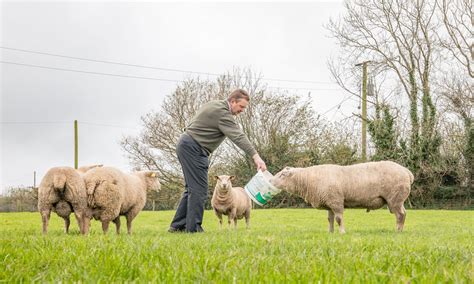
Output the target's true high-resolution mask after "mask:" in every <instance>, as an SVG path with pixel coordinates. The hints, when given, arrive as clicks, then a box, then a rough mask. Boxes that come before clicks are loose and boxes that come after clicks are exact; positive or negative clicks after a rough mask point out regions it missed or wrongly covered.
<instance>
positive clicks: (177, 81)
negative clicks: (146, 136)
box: [0, 61, 339, 91]
mask: <svg viewBox="0 0 474 284" xmlns="http://www.w3.org/2000/svg"><path fill="white" fill-rule="evenodd" d="M0 63H4V64H12V65H18V66H24V67H33V68H42V69H49V70H56V71H66V72H76V73H83V74H93V75H104V76H112V77H120V78H132V79H144V80H154V81H165V82H174V83H181V82H183V81H180V80H173V79H163V78H153V77H142V76H132V75H120V74H113V73H103V72H93V71H83V70H75V69H67V68H58V67H50V66H42V65H34V64H25V63H18V62H11V61H0ZM268 87H269V88H276V89H295V90H314V91H339V89H321V88H296V87H273V86H268Z"/></svg>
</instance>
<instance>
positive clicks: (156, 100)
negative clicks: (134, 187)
mask: <svg viewBox="0 0 474 284" xmlns="http://www.w3.org/2000/svg"><path fill="white" fill-rule="evenodd" d="M342 12H343V5H342V1H325V2H301V3H282V2H276V3H271V2H270V3H268V2H267V3H265V2H261V3H248V2H237V3H232V2H224V3H200V2H191V3H159V2H154V3H149V2H148V3H139V2H132V3H125V2H110V1H109V2H102V3H96V2H65V3H64V2H63V3H59V2H39V1H34V2H16V1H15V2H9V1H3V2H2V6H1V37H0V38H1V44H0V46H1V47H2V48H1V49H0V52H1V61H3V62H2V63H1V64H0V66H1V101H0V108H1V124H0V130H1V131H0V135H1V146H0V149H1V152H0V158H1V166H0V167H1V169H0V172H1V174H0V187H1V189H2V190H3V191H4V192H5V188H7V187H10V186H19V185H25V186H31V185H33V172H34V171H36V173H37V181H36V183H37V184H39V182H40V180H41V178H42V177H43V175H44V174H45V173H46V171H47V170H48V169H49V168H51V167H54V166H64V165H67V166H74V132H73V121H74V120H75V119H77V120H78V121H79V164H80V165H86V164H93V163H103V164H105V165H110V166H115V167H118V168H120V169H122V170H125V171H129V170H130V169H131V166H130V165H129V163H128V160H127V159H126V157H125V155H124V152H123V151H122V150H121V149H120V146H119V141H120V139H121V137H122V136H124V135H133V134H137V133H138V132H139V131H140V117H141V116H143V115H145V114H146V113H147V112H150V111H153V110H159V108H160V104H161V102H162V100H163V98H164V97H165V96H167V95H169V94H171V93H172V91H173V90H174V88H175V87H176V85H177V84H178V83H177V82H175V81H160V80H146V79H137V78H126V77H113V76H105V75H98V74H90V73H78V72H70V71H60V70H52V69H44V68H38V67H32V66H24V65H15V64H11V63H19V64H26V65H36V66H43V67H52V68H61V69H70V70H80V71H87V72H96V73H109V74H117V75H126V76H137V77H147V78H155V79H167V80H176V81H181V80H184V79H186V78H189V77H190V76H196V75H195V74H194V75H193V74H189V73H183V72H170V71H160V70H156V69H145V68H139V67H130V66H120V65H113V64H106V63H99V62H89V61H84V60H78V59H71V58H65V57H54V56H47V55H45V54H39V53H50V54H57V55H64V56H70V57H79V58H87V59H93V60H99V61H113V62H121V63H127V64H135V65H146V66H154V67H159V68H170V69H179V70H188V71H195V72H203V73H217V74H220V73H225V72H227V71H230V70H232V68H233V67H240V68H251V69H252V70H253V71H255V72H257V73H258V72H259V73H261V74H262V75H263V76H264V78H275V79H285V80H300V81H316V82H323V83H321V84H309V83H294V82H280V81H265V82H266V83H268V85H270V86H274V87H292V88H302V89H298V90H295V89H290V90H291V91H292V92H293V93H297V94H301V95H302V94H307V93H308V92H309V91H311V96H312V98H313V104H314V109H315V111H316V112H318V113H325V116H326V117H327V118H328V119H329V120H338V119H341V118H342V117H343V116H344V115H350V114H351V112H353V111H354V110H355V108H356V107H357V102H354V101H347V102H345V103H344V104H343V105H342V107H341V108H340V109H339V110H338V109H337V108H333V107H334V106H335V105H337V104H338V103H339V102H340V101H341V100H342V99H343V98H344V97H345V96H347V94H346V93H344V92H343V91H341V90H340V89H338V87H337V85H335V84H333V83H331V82H332V80H331V78H330V76H329V71H328V69H327V65H326V62H327V60H328V58H329V57H330V56H331V54H334V52H335V51H336V50H337V45H336V44H335V42H334V40H333V39H331V38H329V34H328V31H327V30H325V29H324V28H323V24H325V23H327V21H328V20H329V18H330V17H337V15H339V14H340V13H342ZM7 48H8V49H7ZM13 49H21V50H28V51H33V52H37V53H31V52H21V51H18V50H13ZM6 62H10V63H6ZM200 77H201V78H203V79H207V78H208V77H207V76H205V75H200ZM211 78H213V77H211ZM303 88H308V89H311V90H304V89H303ZM328 89H336V90H328ZM331 108H333V109H332V110H331ZM328 110H330V111H329V112H328Z"/></svg>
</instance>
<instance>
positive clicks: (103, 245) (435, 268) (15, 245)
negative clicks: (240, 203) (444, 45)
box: [0, 209, 474, 283]
mask: <svg viewBox="0 0 474 284" xmlns="http://www.w3.org/2000/svg"><path fill="white" fill-rule="evenodd" d="M173 214H174V212H173V211H161V212H142V213H140V214H139V215H138V217H137V218H136V220H135V221H134V224H133V226H134V227H133V229H134V232H133V234H132V235H131V236H128V235H126V234H122V235H119V236H117V235H116V234H115V233H114V226H112V227H111V230H110V231H109V234H108V235H105V236H104V235H103V234H102V231H101V226H100V223H99V222H97V221H93V222H92V229H91V233H90V235H89V236H86V237H84V236H81V235H79V233H78V229H77V225H76V222H75V221H72V224H71V228H72V232H71V233H70V234H69V235H65V234H64V233H63V231H62V228H63V222H62V219H60V218H58V217H57V216H56V215H54V216H53V217H52V220H51V222H50V228H49V229H50V230H49V234H48V235H47V236H42V234H41V221H40V215H39V213H0V245H1V246H0V282H9V283H11V282H60V281H61V282H79V281H80V282H88V283H90V282H94V283H96V282H102V283H108V282H125V281H126V282H134V281H136V282H167V283H175V282H204V283H209V282H211V283H213V282H226V283H228V282H237V283H248V282H252V283H256V282H259V283H261V282H269V283H275V282H291V283H294V282H296V283H308V282H318V281H320V282H323V283H326V282H339V283H340V282H345V283H347V282H349V283H407V282H411V283H440V282H443V283H446V282H448V283H469V282H470V283H473V259H472V256H473V251H474V242H473V236H474V211H445V210H431V211H428V210H409V211H408V215H407V221H406V223H405V231H404V232H403V233H396V232H395V217H394V216H393V215H392V214H389V213H388V210H378V211H372V212H370V213H365V211H363V210H346V212H345V222H346V230H347V233H346V234H345V235H340V234H339V233H334V234H329V233H328V232H327V219H326V218H327V217H326V211H321V210H315V209H274V210H254V211H253V212H252V219H251V228H250V229H249V230H246V229H245V226H244V223H245V222H242V221H240V223H239V228H238V229H237V230H227V229H223V230H219V228H218V225H217V218H216V217H215V216H214V215H213V213H212V212H210V211H206V212H205V219H204V224H203V227H204V229H205V230H206V232H205V233H203V234H183V233H178V234H170V233H167V232H166V229H167V228H168V225H169V222H170V220H171V218H172V216H173ZM124 223H125V222H124V220H123V221H122V232H124V230H123V229H125V228H124V226H123V225H124ZM112 225H113V224H112ZM336 230H337V225H336Z"/></svg>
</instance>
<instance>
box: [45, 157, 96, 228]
mask: <svg viewBox="0 0 474 284" xmlns="http://www.w3.org/2000/svg"><path fill="white" fill-rule="evenodd" d="M96 167H102V165H91V166H83V167H80V168H79V169H77V170H75V169H73V168H71V167H54V168H51V169H49V170H48V172H46V174H45V176H44V177H43V179H42V180H41V183H40V185H39V188H38V211H39V212H40V214H41V217H42V222H43V234H47V232H48V223H49V218H50V216H51V211H53V212H56V214H58V216H60V217H61V218H63V219H64V231H65V232H66V233H68V232H69V225H70V223H71V221H70V219H69V215H71V213H72V212H74V215H75V216H76V219H77V223H78V225H79V230H80V232H81V233H82V234H85V228H84V221H83V220H84V216H85V215H87V214H86V211H87V199H86V198H87V195H86V188H85V184H84V181H83V179H82V175H83V174H84V173H85V172H87V171H88V170H90V169H92V168H96Z"/></svg>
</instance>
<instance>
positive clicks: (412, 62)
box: [327, 0, 441, 200]
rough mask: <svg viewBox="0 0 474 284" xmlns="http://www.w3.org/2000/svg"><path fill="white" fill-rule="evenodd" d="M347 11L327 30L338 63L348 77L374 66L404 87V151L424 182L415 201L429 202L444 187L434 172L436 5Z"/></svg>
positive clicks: (375, 4)
mask: <svg viewBox="0 0 474 284" xmlns="http://www.w3.org/2000/svg"><path fill="white" fill-rule="evenodd" d="M345 6H346V14H345V15H344V16H343V17H342V18H341V19H340V20H338V21H336V20H332V19H331V20H330V22H329V24H328V25H327V28H328V30H329V31H330V32H331V34H332V35H333V36H334V37H335V38H336V40H337V41H338V42H339V45H340V46H341V48H342V54H341V57H340V58H341V60H344V61H340V62H338V63H341V64H343V66H345V70H347V71H345V72H347V73H353V72H354V71H350V70H353V69H354V67H353V66H354V65H355V63H358V62H360V61H364V60H370V61H372V62H373V64H374V65H376V66H377V68H378V70H379V72H380V73H390V74H391V75H392V77H394V78H396V81H395V82H393V83H394V84H395V85H400V86H401V87H402V90H403V93H404V94H405V95H406V98H407V99H408V104H409V118H410V125H411V131H410V135H409V140H408V145H407V146H408V147H405V148H404V149H405V150H406V151H408V157H409V159H408V160H406V161H404V162H405V163H406V165H407V166H409V167H410V168H411V169H412V170H413V171H414V173H415V176H416V180H418V181H422V182H421V183H420V184H418V186H417V187H416V188H415V190H414V195H415V196H416V198H418V199H420V200H428V199H430V198H431V197H432V190H433V188H435V187H436V186H437V184H438V183H439V181H438V180H437V178H436V176H435V175H433V172H436V168H437V167H438V165H439V146H440V144H441V138H440V136H439V133H438V132H437V130H436V127H435V126H436V121H437V116H436V107H435V105H434V103H433V94H432V93H431V77H432V74H433V65H434V62H435V60H437V55H438V53H437V52H436V51H437V47H438V46H439V45H437V37H436V33H435V31H436V29H437V28H438V27H439V23H438V22H436V21H435V20H434V18H433V15H434V13H435V10H436V5H435V3H433V2H431V1H411V0H388V1H382V0H376V1H362V0H355V1H348V2H346V3H345ZM336 64H337V63H334V62H333V63H332V66H335V65H336ZM336 69H337V68H332V70H336ZM336 80H337V79H336ZM339 81H340V80H339Z"/></svg>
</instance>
